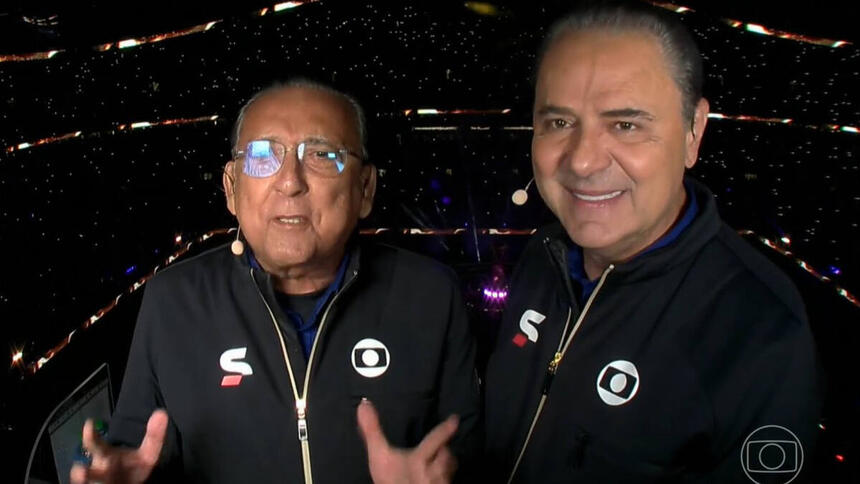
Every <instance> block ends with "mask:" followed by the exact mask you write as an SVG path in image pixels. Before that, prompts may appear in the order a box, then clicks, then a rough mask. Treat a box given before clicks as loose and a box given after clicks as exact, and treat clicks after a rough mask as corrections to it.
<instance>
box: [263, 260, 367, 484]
mask: <svg viewBox="0 0 860 484" xmlns="http://www.w3.org/2000/svg"><path fill="white" fill-rule="evenodd" d="M250 274H251V281H252V282H253V283H254V287H256V288H257V293H258V294H259V295H260V299H262V300H263V304H264V305H265V306H266V310H267V311H268V312H269V317H270V318H271V319H272V324H273V325H274V327H275V332H276V333H277V335H278V341H279V342H280V344H281V353H282V354H283V355H284V362H285V363H286V365H287V374H288V375H289V377H290V387H291V388H292V390H293V398H294V399H295V401H296V425H297V427H298V438H299V442H300V443H301V447H302V472H303V474H304V476H305V484H313V482H314V479H313V474H312V472H311V448H310V443H309V442H308V420H307V411H308V384H309V383H310V380H311V367H312V366H313V362H314V354H315V353H316V349H317V341H319V339H320V335H321V334H322V330H323V326H325V322H326V319H327V318H328V313H329V310H330V309H331V308H332V306H334V303H335V302H337V298H338V297H340V295H341V294H342V293H343V292H344V291H346V290H347V289H348V288H349V286H351V285H352V282H353V281H354V280H355V277H356V276H357V275H358V271H356V270H354V271H353V272H352V277H351V278H350V279H349V280H348V281H346V283H345V284H344V286H343V287H342V288H341V289H340V290H339V291H337V292H336V293H335V294H334V297H332V299H331V302H330V303H329V304H328V305H327V306H326V308H325V311H324V312H323V316H322V319H320V325H319V328H317V334H316V337H314V342H313V344H312V345H311V354H310V355H309V356H308V365H307V368H305V382H304V385H303V386H302V394H301V396H299V392H298V388H297V387H296V379H295V377H294V376H293V366H292V365H291V364H290V357H289V354H288V353H287V345H286V343H285V342H284V335H283V334H281V328H280V327H279V326H278V320H277V318H275V314H274V313H273V312H272V308H271V307H270V306H269V303H268V302H267V301H266V298H265V297H263V292H262V291H260V287H259V286H258V285H257V281H256V280H255V279H254V270H253V269H251V271H250Z"/></svg>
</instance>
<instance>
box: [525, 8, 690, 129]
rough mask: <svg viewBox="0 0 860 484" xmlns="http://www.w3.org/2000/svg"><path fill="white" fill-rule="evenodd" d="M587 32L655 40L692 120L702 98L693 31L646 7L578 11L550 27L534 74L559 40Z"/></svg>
mask: <svg viewBox="0 0 860 484" xmlns="http://www.w3.org/2000/svg"><path fill="white" fill-rule="evenodd" d="M584 30H604V31H610V32H616V33H620V32H630V31H639V32H645V33H647V34H650V35H652V36H654V38H655V39H656V40H657V42H658V43H659V45H660V49H661V51H662V53H663V57H664V58H665V59H666V62H667V63H668V67H669V71H670V74H671V76H672V79H673V80H674V81H675V84H676V85H677V86H678V89H679V90H680V91H681V103H682V107H681V109H682V114H683V116H684V119H685V120H686V121H687V122H690V121H691V120H692V119H693V114H694V112H695V110H696V105H697V104H698V102H699V100H700V99H701V98H702V82H703V73H702V57H701V55H700V53H699V49H698V47H696V42H695V41H694V40H693V37H692V35H690V31H689V30H687V28H686V27H685V26H684V24H683V23H682V22H681V21H680V20H678V18H677V17H676V16H673V15H670V14H669V13H668V12H666V11H664V10H662V9H658V8H656V7H652V6H650V5H644V4H629V3H617V2H616V3H609V4H606V3H604V4H594V5H587V6H584V7H580V8H577V9H575V10H573V11H572V12H570V13H569V14H567V15H566V16H564V17H562V18H561V19H559V20H558V21H556V22H555V23H554V24H553V25H552V27H550V29H549V32H548V33H547V35H546V37H544V40H543V44H542V46H541V49H540V51H539V52H538V62H537V68H536V70H535V72H536V73H537V71H538V70H540V66H541V63H542V62H543V58H544V56H545V55H546V53H547V51H548V50H549V49H550V47H552V46H553V44H554V43H555V42H556V41H557V40H558V39H559V38H560V37H562V36H564V35H566V34H570V33H576V32H581V31H584ZM536 78H537V74H535V79H536Z"/></svg>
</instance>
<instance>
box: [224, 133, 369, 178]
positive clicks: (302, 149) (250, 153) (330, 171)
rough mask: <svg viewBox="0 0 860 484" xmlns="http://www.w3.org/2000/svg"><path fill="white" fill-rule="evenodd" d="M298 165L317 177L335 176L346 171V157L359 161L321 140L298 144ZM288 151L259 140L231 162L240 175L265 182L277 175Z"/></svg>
mask: <svg viewBox="0 0 860 484" xmlns="http://www.w3.org/2000/svg"><path fill="white" fill-rule="evenodd" d="M295 150H296V158H297V159H298V160H299V164H300V165H301V166H303V167H306V168H307V169H309V170H311V171H313V172H314V173H316V174H318V175H321V176H327V177H332V176H338V175H340V174H341V172H343V169H344V168H345V167H346V162H347V156H348V155H353V156H355V157H356V158H358V159H359V160H360V159H361V157H360V156H359V155H358V154H357V153H355V152H352V151H350V150H348V149H347V148H337V147H336V146H334V145H332V144H331V143H328V142H326V141H321V140H307V141H302V142H301V143H299V144H297V145H296V147H295ZM290 151H292V149H291V148H288V147H286V146H284V144H283V143H279V142H277V141H274V140H268V139H260V140H254V141H251V142H250V143H248V146H247V147H246V148H245V149H244V150H239V151H237V152H236V155H235V157H234V160H238V159H241V160H242V162H243V163H242V171H243V172H244V173H245V174H246V175H248V176H250V177H254V178H266V177H269V176H272V175H274V174H275V173H277V172H278V170H279V169H280V168H281V166H282V165H283V164H284V160H285V158H286V156H287V153H288V152H290Z"/></svg>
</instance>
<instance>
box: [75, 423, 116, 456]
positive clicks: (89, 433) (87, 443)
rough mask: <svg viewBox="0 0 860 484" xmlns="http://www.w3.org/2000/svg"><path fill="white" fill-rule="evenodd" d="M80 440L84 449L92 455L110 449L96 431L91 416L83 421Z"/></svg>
mask: <svg viewBox="0 0 860 484" xmlns="http://www.w3.org/2000/svg"><path fill="white" fill-rule="evenodd" d="M82 440H83V444H84V449H86V450H87V451H88V452H89V453H90V454H92V455H93V457H95V456H96V455H101V454H104V453H106V452H108V451H110V448H111V447H110V445H108V444H107V443H106V442H105V441H104V440H102V438H101V437H100V436H99V434H98V433H97V432H96V430H95V424H94V423H93V419H91V418H88V419H87V420H86V422H84V431H83V439H82Z"/></svg>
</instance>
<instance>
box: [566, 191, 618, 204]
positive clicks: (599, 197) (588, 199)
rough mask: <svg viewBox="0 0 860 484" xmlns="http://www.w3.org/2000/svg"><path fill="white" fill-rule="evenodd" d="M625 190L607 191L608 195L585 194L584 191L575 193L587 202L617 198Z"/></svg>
mask: <svg viewBox="0 0 860 484" xmlns="http://www.w3.org/2000/svg"><path fill="white" fill-rule="evenodd" d="M623 191H624V190H618V191H617V192H612V193H607V194H606V195H584V194H582V193H576V192H574V193H573V194H574V195H576V198H578V199H580V200H585V201H586V202H600V201H602V200H609V199H611V198H615V197H617V196H618V195H621V193H622V192H623Z"/></svg>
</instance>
